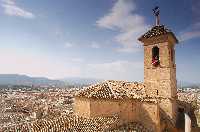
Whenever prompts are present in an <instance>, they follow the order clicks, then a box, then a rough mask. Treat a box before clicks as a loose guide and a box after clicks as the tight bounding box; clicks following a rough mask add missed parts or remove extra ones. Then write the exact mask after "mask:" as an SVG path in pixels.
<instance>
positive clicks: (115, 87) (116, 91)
mask: <svg viewBox="0 0 200 132" xmlns="http://www.w3.org/2000/svg"><path fill="white" fill-rule="evenodd" d="M76 97H87V98H102V99H139V100H142V101H153V102H154V101H155V100H154V99H150V98H148V97H147V95H146V92H145V85H144V84H143V83H138V82H125V81H114V80H108V81H104V82H102V83H99V84H95V85H91V86H89V87H86V88H84V89H82V90H80V91H78V92H77V93H76Z"/></svg>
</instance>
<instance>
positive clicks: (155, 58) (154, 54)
mask: <svg viewBox="0 0 200 132" xmlns="http://www.w3.org/2000/svg"><path fill="white" fill-rule="evenodd" d="M159 63H160V62H159V48H158V47H157V46H155V47H153V48H152V65H154V66H158V65H159Z"/></svg>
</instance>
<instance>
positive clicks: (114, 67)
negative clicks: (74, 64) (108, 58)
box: [85, 60, 143, 81]
mask: <svg viewBox="0 0 200 132" xmlns="http://www.w3.org/2000/svg"><path fill="white" fill-rule="evenodd" d="M85 72H86V73H87V76H88V77H96V78H101V79H116V80H132V81H134V80H142V75H143V63H142V62H130V61H121V60H118V61H113V62H108V63H98V64H87V68H86V69H85Z"/></svg>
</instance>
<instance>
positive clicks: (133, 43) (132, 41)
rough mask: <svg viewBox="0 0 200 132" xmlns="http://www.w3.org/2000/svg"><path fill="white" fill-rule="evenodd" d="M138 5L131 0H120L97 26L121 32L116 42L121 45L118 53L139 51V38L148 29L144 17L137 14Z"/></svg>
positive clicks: (116, 37)
mask: <svg viewBox="0 0 200 132" xmlns="http://www.w3.org/2000/svg"><path fill="white" fill-rule="evenodd" d="M135 11H136V5H135V3H134V2H133V1H131V0H118V1H117V2H116V3H115V4H114V6H113V8H112V9H111V10H110V12H109V13H108V14H106V15H105V16H104V17H102V18H100V19H99V20H98V21H97V22H96V23H97V26H99V27H102V28H106V29H111V30H115V31H119V34H118V35H117V36H115V38H114V39H115V40H116V41H117V42H118V43H119V44H121V46H120V48H119V49H117V50H118V51H123V52H132V51H138V49H139V44H138V41H137V38H138V37H139V36H140V35H142V34H143V33H144V32H145V31H146V30H147V28H148V25H147V24H146V23H145V20H144V17H143V16H141V15H139V14H137V13H136V12H135Z"/></svg>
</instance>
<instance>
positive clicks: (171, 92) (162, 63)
mask: <svg viewBox="0 0 200 132" xmlns="http://www.w3.org/2000/svg"><path fill="white" fill-rule="evenodd" d="M153 11H154V14H155V16H156V25H155V26H153V27H152V28H151V29H150V30H149V31H148V32H146V33H145V34H144V35H142V36H141V37H140V38H139V39H138V40H139V41H140V42H142V43H143V47H144V84H145V86H146V93H147V95H148V96H149V97H155V98H160V100H161V102H160V108H161V110H162V111H163V112H164V113H165V115H166V116H167V117H168V118H170V119H173V121H175V116H176V115H175V113H176V98H177V81H176V64H175V49H174V48H175V44H176V43H178V40H177V38H176V37H175V35H174V34H173V32H171V31H170V30H169V29H167V28H166V27H165V26H164V25H160V19H159V8H158V7H156V8H155V9H153Z"/></svg>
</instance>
